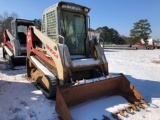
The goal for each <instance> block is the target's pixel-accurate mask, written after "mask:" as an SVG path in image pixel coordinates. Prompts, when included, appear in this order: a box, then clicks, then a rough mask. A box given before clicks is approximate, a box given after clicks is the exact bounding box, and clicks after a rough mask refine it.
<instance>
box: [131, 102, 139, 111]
mask: <svg viewBox="0 0 160 120" xmlns="http://www.w3.org/2000/svg"><path fill="white" fill-rule="evenodd" d="M130 106H131V107H132V109H133V110H135V111H138V109H137V107H136V105H135V104H130Z"/></svg>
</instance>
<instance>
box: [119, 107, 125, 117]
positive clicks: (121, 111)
mask: <svg viewBox="0 0 160 120" xmlns="http://www.w3.org/2000/svg"><path fill="white" fill-rule="evenodd" d="M118 112H119V114H120V115H121V116H123V117H127V116H126V114H124V111H123V110H120V109H118Z"/></svg>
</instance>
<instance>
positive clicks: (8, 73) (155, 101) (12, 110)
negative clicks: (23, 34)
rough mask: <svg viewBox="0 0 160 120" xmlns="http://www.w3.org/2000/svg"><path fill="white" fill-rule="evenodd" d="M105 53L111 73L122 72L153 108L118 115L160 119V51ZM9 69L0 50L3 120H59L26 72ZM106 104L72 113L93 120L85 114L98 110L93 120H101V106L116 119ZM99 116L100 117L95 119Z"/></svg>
mask: <svg viewBox="0 0 160 120" xmlns="http://www.w3.org/2000/svg"><path fill="white" fill-rule="evenodd" d="M104 51H105V56H106V58H107V61H108V64H109V71H110V73H111V74H117V73H123V74H124V75H125V76H126V77H127V78H128V80H129V81H130V82H131V83H132V84H133V85H134V86H135V87H136V89H137V90H138V91H139V92H140V93H141V94H142V96H143V97H144V99H145V100H146V101H148V102H149V104H150V106H145V109H140V111H139V112H134V115H130V114H128V117H127V118H124V117H122V116H120V115H118V116H119V117H120V119H122V120H143V119H145V120H160V115H159V113H160V92H159V91H160V77H159V74H160V64H157V63H155V62H153V61H155V60H156V61H159V60H160V50H104ZM9 68H10V67H9V65H8V63H7V62H6V61H5V60H3V58H2V49H1V48H0V120H58V114H57V113H56V111H55V101H54V100H48V99H46V98H45V97H44V95H43V94H42V92H41V91H40V90H38V89H37V88H36V87H35V86H34V85H33V84H32V83H30V82H29V81H27V80H26V77H25V75H26V69H24V68H22V69H19V68H17V69H16V70H12V69H9ZM107 99H111V98H107ZM110 102H111V103H110ZM116 102H119V100H117V99H114V100H113V101H110V100H109V101H107V103H109V104H107V105H112V104H113V103H116ZM84 104H86V103H84ZM89 104H91V103H89ZM105 104H106V103H105V102H104V104H102V103H101V102H98V103H96V104H94V105H91V107H86V108H85V110H84V111H83V110H82V111H80V112H79V111H75V110H73V111H72V112H73V113H72V114H74V113H75V114H76V115H81V117H83V118H84V119H83V120H90V119H89V118H87V117H88V116H87V117H85V115H83V112H85V111H87V112H89V113H90V110H91V111H95V113H94V115H93V117H92V118H91V120H93V119H94V118H95V119H96V118H97V120H101V118H102V119H103V116H102V114H101V115H100V114H98V113H99V111H97V109H98V107H102V108H103V109H100V110H104V111H105V114H106V115H107V116H108V117H109V118H110V119H113V118H112V117H111V115H110V114H107V111H106V109H107V108H109V106H103V105H105ZM116 104H118V103H116ZM96 105H97V106H98V107H97V106H96ZM79 106H80V105H79ZM110 107H111V106H110ZM78 109H80V107H79V108H78ZM108 113H109V112H108ZM85 114H86V113H85ZM98 115H99V117H96V116H98ZM98 118H99V119H98ZM77 119H78V117H77V116H75V120H77Z"/></svg>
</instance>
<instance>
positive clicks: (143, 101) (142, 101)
mask: <svg viewBox="0 0 160 120" xmlns="http://www.w3.org/2000/svg"><path fill="white" fill-rule="evenodd" d="M141 103H143V104H145V105H147V106H149V104H148V103H147V102H146V101H145V100H141Z"/></svg>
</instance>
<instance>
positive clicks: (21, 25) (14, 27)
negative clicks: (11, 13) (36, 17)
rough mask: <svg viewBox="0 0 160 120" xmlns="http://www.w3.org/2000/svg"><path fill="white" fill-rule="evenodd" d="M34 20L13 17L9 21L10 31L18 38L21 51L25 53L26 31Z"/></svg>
mask: <svg viewBox="0 0 160 120" xmlns="http://www.w3.org/2000/svg"><path fill="white" fill-rule="evenodd" d="M33 25H34V21H31V20H25V19H14V20H12V21H11V33H12V35H13V36H14V37H15V38H16V39H17V40H19V43H20V47H21V53H22V54H26V33H27V30H28V27H29V26H33Z"/></svg>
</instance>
